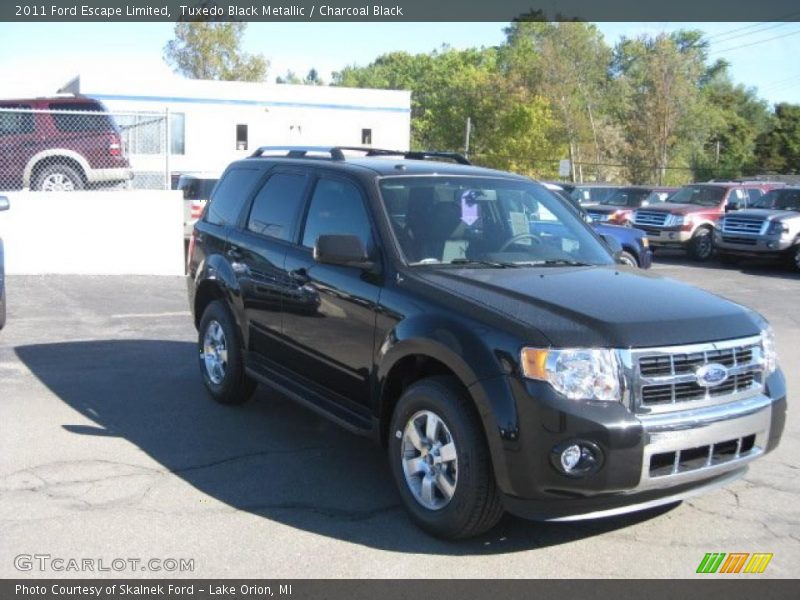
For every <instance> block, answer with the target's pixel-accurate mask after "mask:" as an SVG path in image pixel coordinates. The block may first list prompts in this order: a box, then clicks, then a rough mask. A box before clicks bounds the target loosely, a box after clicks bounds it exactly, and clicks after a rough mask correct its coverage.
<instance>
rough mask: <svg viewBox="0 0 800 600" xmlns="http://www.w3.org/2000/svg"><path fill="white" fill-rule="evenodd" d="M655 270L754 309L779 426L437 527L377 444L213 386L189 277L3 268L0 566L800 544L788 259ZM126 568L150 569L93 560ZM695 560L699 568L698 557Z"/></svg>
mask: <svg viewBox="0 0 800 600" xmlns="http://www.w3.org/2000/svg"><path fill="white" fill-rule="evenodd" d="M653 272H654V273H657V274H661V275H665V276H669V277H674V278H676V279H680V280H683V281H687V282H689V283H693V284H696V285H699V286H702V287H704V288H706V289H708V290H711V291H713V292H716V293H719V294H721V295H723V296H725V297H727V298H729V299H732V300H734V301H736V302H740V303H742V304H745V305H749V306H751V307H753V308H755V309H757V310H759V311H761V312H762V313H763V314H764V315H765V316H766V317H767V318H768V319H769V320H770V321H771V322H772V324H773V326H774V328H775V330H776V334H777V343H778V349H779V353H780V359H781V363H782V366H783V368H784V371H785V372H786V376H787V379H788V386H789V390H790V392H792V393H793V396H792V397H790V407H789V415H788V420H787V427H786V431H785V433H784V438H783V442H782V445H781V446H780V447H779V448H778V450H777V451H776V452H774V453H772V454H770V455H769V456H767V457H765V458H763V459H762V460H760V461H757V462H756V463H754V464H753V466H752V467H751V469H750V471H749V473H748V474H747V476H746V477H745V478H744V479H742V480H739V481H738V482H736V483H735V484H732V485H730V486H729V487H728V488H726V489H723V490H718V491H715V492H712V493H709V494H707V495H705V496H701V497H698V498H694V499H691V500H689V501H686V502H684V503H683V504H681V505H679V506H673V507H669V508H666V509H659V510H657V511H651V512H647V513H640V514H636V515H633V516H627V517H624V518H614V519H606V520H598V521H592V522H582V523H572V524H541V523H530V522H526V521H522V520H519V519H516V518H512V517H508V516H507V517H505V518H504V519H503V521H502V522H501V523H500V525H499V526H498V527H497V528H496V529H494V530H493V531H492V532H491V533H490V534H488V535H485V536H483V537H481V538H478V539H475V540H470V541H467V542H462V543H457V544H455V543H445V542H441V541H438V540H436V539H433V538H430V537H428V536H427V535H425V534H424V533H422V532H420V531H419V530H418V529H416V528H415V527H414V526H413V525H412V524H411V522H410V521H409V519H408V518H406V516H405V514H404V512H403V510H402V509H401V508H400V505H399V500H398V497H397V495H396V493H395V491H394V488H393V484H392V482H391V480H390V476H389V473H388V469H387V466H386V462H385V459H384V456H383V453H382V451H381V449H380V448H378V447H376V446H373V445H372V444H371V443H370V442H368V441H366V440H364V439H361V438H358V437H354V436H352V435H350V434H348V433H346V432H345V431H343V430H340V429H339V428H338V427H336V426H335V425H332V424H329V423H328V422H327V421H324V420H321V419H320V418H318V417H317V416H315V415H314V414H312V413H310V412H308V411H307V410H305V409H303V408H301V407H299V406H296V405H294V404H292V403H290V402H288V401H286V400H284V399H282V398H281V397H279V396H277V395H276V394H274V393H271V392H268V391H265V390H259V392H258V393H257V395H256V397H255V398H254V399H253V401H251V402H250V403H248V404H246V405H244V406H242V407H237V408H228V407H223V406H219V405H216V404H214V403H213V402H212V401H211V400H210V399H209V398H208V397H207V396H206V394H205V392H204V390H203V388H202V384H201V381H200V377H199V374H198V371H197V366H196V364H195V353H194V337H195V332H194V328H193V326H192V322H191V318H190V316H189V312H188V310H187V306H186V294H185V284H184V281H183V280H182V279H181V278H168V277H157V278H148V277H134V278H125V277H87V276H82V277H78V276H57V277H56V276H50V277H47V276H14V277H9V278H8V281H7V285H8V301H9V323H8V325H7V328H6V329H5V330H3V332H2V333H0V423H2V436H0V577H19V576H26V575H29V576H32V577H62V576H65V577H80V576H86V575H96V574H97V573H91V572H89V573H81V572H54V571H45V572H42V571H38V570H33V571H30V572H27V573H24V572H20V571H18V570H17V569H16V568H15V566H14V564H15V560H14V558H15V557H16V556H18V555H20V554H49V555H51V556H52V557H61V558H77V559H82V558H89V559H95V560H100V559H102V560H104V561H106V563H107V564H108V563H110V562H111V561H112V560H113V559H115V558H123V559H126V558H138V559H142V560H145V561H146V560H148V559H151V558H155V559H168V558H174V559H181V558H183V559H194V571H193V572H185V573H179V572H175V573H168V575H170V576H192V577H200V578H221V577H268V578H294V577H357V578H361V577H364V578H377V577H414V578H456V577H570V578H572V577H669V578H676V577H680V578H683V577H691V576H694V575H695V569H696V568H697V565H698V564H699V562H700V560H701V559H702V558H703V556H704V554H705V553H706V552H771V553H773V554H774V558H773V559H772V562H771V563H770V565H769V567H768V569H767V571H766V572H765V574H764V576H772V577H796V575H797V571H796V566H797V564H798V562H800V503H799V502H798V498H800V477H799V476H798V475H800V458H798V457H800V439H798V438H799V436H800V417H799V416H798V412H797V408H796V405H795V404H794V400H795V399H796V393H797V390H799V389H800V374H799V373H798V366H800V344H798V341H800V313H799V312H798V292H800V276H798V275H796V274H793V273H790V272H788V271H786V270H784V269H779V268H773V267H770V266H765V265H758V264H750V263H745V264H744V265H743V266H741V267H740V268H724V267H721V266H719V265H716V264H714V263H711V264H709V265H703V266H700V265H697V264H692V263H689V262H688V261H686V260H685V259H684V258H682V257H680V256H679V255H675V256H672V255H665V256H661V255H659V256H658V258H657V262H656V265H655V267H654V269H653ZM103 574H105V575H108V576H124V577H138V576H142V577H151V576H163V575H165V573H153V572H149V571H141V570H135V571H123V572H120V573H117V572H113V571H112V572H105V573H100V575H103ZM706 577H708V576H706Z"/></svg>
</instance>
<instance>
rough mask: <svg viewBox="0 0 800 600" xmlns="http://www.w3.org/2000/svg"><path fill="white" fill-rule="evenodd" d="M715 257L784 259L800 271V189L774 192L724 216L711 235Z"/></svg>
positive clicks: (726, 258) (725, 260) (725, 258)
mask: <svg viewBox="0 0 800 600" xmlns="http://www.w3.org/2000/svg"><path fill="white" fill-rule="evenodd" d="M714 248H715V249H716V252H717V257H718V258H719V259H720V260H721V261H723V262H726V263H733V262H736V261H737V260H738V259H739V258H743V257H748V256H749V257H763V258H784V259H786V260H787V261H788V262H789V263H790V264H791V266H793V267H794V268H795V269H797V270H800V187H786V188H779V189H774V190H771V191H769V192H767V193H766V194H764V196H762V197H761V198H759V199H758V200H756V201H754V202H752V203H751V204H750V208H748V209H746V210H739V211H736V212H735V213H729V214H726V215H725V216H724V217H722V218H721V219H720V220H719V222H718V223H717V226H716V228H715V231H714Z"/></svg>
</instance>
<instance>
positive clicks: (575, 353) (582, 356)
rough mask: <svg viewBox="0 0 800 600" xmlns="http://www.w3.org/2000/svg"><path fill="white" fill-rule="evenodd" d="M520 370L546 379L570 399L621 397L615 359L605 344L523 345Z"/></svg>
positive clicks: (618, 372) (612, 400)
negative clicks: (544, 347) (553, 348)
mask: <svg viewBox="0 0 800 600" xmlns="http://www.w3.org/2000/svg"><path fill="white" fill-rule="evenodd" d="M522 371H523V373H524V375H525V377H528V378H530V379H538V380H539V381H546V382H547V383H549V384H550V385H551V386H552V387H553V389H554V390H555V391H557V392H558V393H559V394H562V395H563V396H566V397H567V398H569V399H570V400H601V401H604V402H619V401H620V399H621V386H620V379H621V374H620V366H619V362H618V361H617V355H616V353H615V352H614V351H613V350H609V349H607V348H568V349H562V350H552V349H547V350H545V349H541V348H524V349H523V350H522Z"/></svg>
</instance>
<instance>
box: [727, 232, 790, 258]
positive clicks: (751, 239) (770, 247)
mask: <svg viewBox="0 0 800 600" xmlns="http://www.w3.org/2000/svg"><path fill="white" fill-rule="evenodd" d="M793 243H794V238H781V237H780V236H778V235H742V234H737V235H733V234H726V233H722V232H720V231H719V230H715V231H714V248H716V249H717V250H718V251H720V252H723V253H725V254H736V255H740V256H755V257H758V256H763V257H767V256H771V255H775V254H779V253H783V252H786V251H787V250H789V249H790V248H791V247H792V245H793Z"/></svg>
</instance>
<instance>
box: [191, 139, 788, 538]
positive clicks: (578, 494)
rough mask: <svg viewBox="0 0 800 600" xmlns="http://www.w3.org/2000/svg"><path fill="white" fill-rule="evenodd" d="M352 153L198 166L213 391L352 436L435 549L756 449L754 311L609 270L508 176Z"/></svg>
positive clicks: (682, 483)
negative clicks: (313, 417)
mask: <svg viewBox="0 0 800 600" xmlns="http://www.w3.org/2000/svg"><path fill="white" fill-rule="evenodd" d="M354 150H355V149H342V148H324V149H323V148H263V149H260V150H259V151H257V152H256V153H255V154H254V155H253V156H252V157H250V158H247V159H244V160H240V161H237V162H235V163H233V164H231V165H230V166H229V167H228V169H227V170H226V171H225V173H224V174H223V176H222V178H221V179H220V181H219V184H218V185H217V187H216V188H215V190H214V192H213V194H212V197H211V200H210V202H209V204H208V206H207V207H206V210H205V212H204V214H203V217H202V218H201V219H200V220H199V221H198V223H197V225H196V226H195V230H194V233H193V237H192V241H191V250H190V256H189V265H188V266H189V268H188V272H189V274H188V287H189V301H190V305H191V308H192V310H193V312H194V315H195V323H196V325H197V328H198V331H199V336H198V345H199V348H198V350H199V351H198V356H199V364H200V371H201V373H202V377H203V380H204V382H205V385H206V387H207V389H208V391H209V393H210V394H211V396H212V397H213V398H215V399H216V400H218V401H220V402H223V403H228V404H235V403H239V402H242V401H244V400H246V399H247V398H248V397H249V396H250V395H251V394H252V392H253V391H254V389H255V387H256V384H257V383H263V384H267V385H269V386H271V387H273V388H276V389H277V390H279V391H281V392H283V393H285V394H287V395H288V396H289V397H291V398H293V399H295V400H297V401H299V402H301V403H303V404H305V405H307V406H308V407H310V408H311V409H313V410H315V411H317V412H319V413H321V414H323V415H325V416H326V417H328V418H330V419H332V420H333V421H335V422H337V423H339V424H341V425H342V426H344V427H346V428H348V429H350V430H352V431H354V432H357V433H360V434H363V435H367V436H371V437H373V438H375V439H376V440H378V441H379V442H380V443H382V444H383V445H384V446H385V447H386V448H387V452H388V457H389V463H390V467H391V470H392V473H393V476H394V479H395V481H396V483H397V487H398V490H399V492H400V496H401V498H402V500H403V503H404V505H405V506H406V508H407V509H408V511H409V513H410V514H411V515H412V517H413V519H414V520H415V521H416V522H417V523H418V524H419V525H420V526H422V527H423V528H424V529H426V530H427V531H429V532H432V533H434V534H436V535H439V536H442V537H449V538H458V537H466V536H470V535H475V534H477V533H480V532H482V531H485V530H487V529H489V528H490V527H492V525H493V524H494V523H495V522H496V521H497V520H498V519H499V518H500V516H501V514H502V512H503V511H504V510H508V511H510V512H513V513H515V514H518V515H522V516H526V517H529V518H534V519H545V520H570V519H576V518H582V517H596V516H606V515H613V514H618V513H622V512H628V511H632V510H638V509H642V508H648V507H652V506H656V505H660V504H666V503H672V502H675V501H677V500H680V499H681V498H683V497H686V496H688V495H692V494H695V493H698V492H699V491H702V490H704V489H707V488H710V487H713V486H718V485H722V484H725V483H727V482H729V481H731V480H732V479H735V478H736V477H738V476H740V475H741V474H742V473H743V472H744V470H745V468H746V467H745V465H746V464H747V463H748V462H750V461H751V460H753V459H755V458H758V457H759V456H761V455H763V454H764V453H766V452H768V451H770V450H772V449H773V448H775V446H776V445H777V444H778V441H779V439H780V436H781V432H782V429H783V424H784V418H785V410H786V389H785V383H784V377H783V374H782V372H781V370H780V369H779V368H778V366H777V364H776V356H775V345H774V337H773V334H772V331H771V329H770V328H769V326H768V325H767V323H766V322H765V321H764V320H763V318H761V317H760V316H759V315H758V314H756V313H754V312H753V311H751V310H749V309H747V308H744V307H742V306H740V305H738V304H733V303H731V302H728V301H725V300H723V299H721V298H718V297H716V296H713V295H711V294H709V293H706V292H703V291H700V290H698V289H695V288H692V287H690V286H686V285H683V284H680V283H677V282H674V281H670V280H667V279H662V278H658V277H655V276H652V275H646V274H643V273H642V272H641V271H638V270H637V269H633V268H628V267H621V266H620V265H618V264H615V262H614V260H613V258H612V255H611V253H610V251H609V249H608V247H607V246H606V245H605V244H604V243H603V241H602V240H601V239H600V238H599V237H598V236H597V235H596V234H595V233H594V232H593V230H592V229H591V228H590V227H589V226H587V224H586V223H584V222H583V221H582V220H581V219H580V218H579V216H578V215H576V213H575V211H574V210H572V209H571V208H570V207H568V206H567V204H566V203H565V201H564V200H563V199H560V198H558V197H556V196H555V195H554V194H552V193H550V192H549V191H547V190H546V189H545V188H544V187H542V186H540V185H539V184H537V183H535V182H534V181H532V180H530V179H528V178H525V177H521V176H516V175H512V174H509V173H504V172H500V171H494V170H489V169H482V168H477V167H472V166H469V165H467V164H450V163H445V162H442V161H441V160H438V161H433V160H424V159H428V158H435V159H437V158H442V157H441V156H439V155H438V154H437V153H421V152H416V153H405V154H403V153H397V152H388V151H378V150H368V151H362V152H361V153H360V155H359V156H358V157H353V154H355V152H354ZM452 158H456V160H457V162H466V161H463V160H461V159H459V157H457V156H454V157H452Z"/></svg>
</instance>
